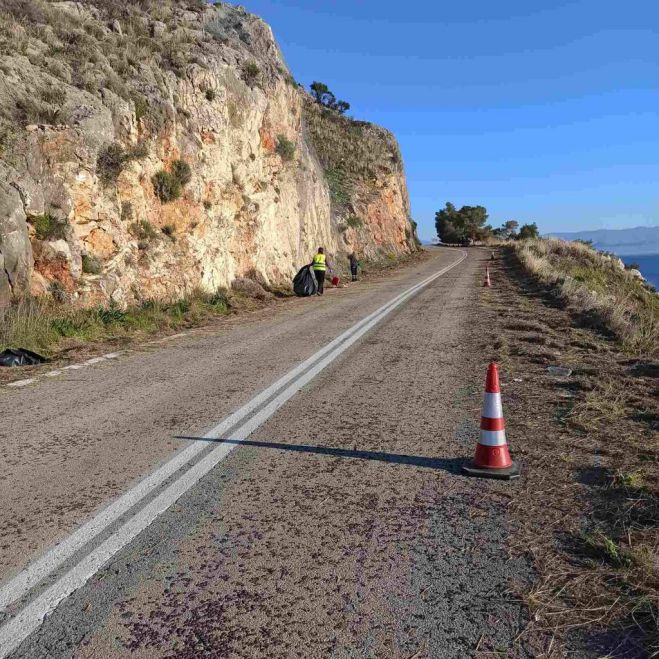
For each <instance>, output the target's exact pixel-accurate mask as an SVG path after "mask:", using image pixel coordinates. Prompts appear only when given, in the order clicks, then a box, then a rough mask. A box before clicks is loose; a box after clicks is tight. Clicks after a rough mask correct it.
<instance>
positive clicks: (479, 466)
mask: <svg viewBox="0 0 659 659" xmlns="http://www.w3.org/2000/svg"><path fill="white" fill-rule="evenodd" d="M462 470H463V471H464V472H465V473H466V474H469V475H470V476H481V477H483V478H500V479H503V480H510V479H512V478H518V477H519V474H520V471H521V470H520V467H519V464H517V463H516V462H513V461H512V460H511V459H510V453H509V452H508V442H507V441H506V428H505V424H504V421H503V408H502V407H501V388H500V386H499V369H498V368H497V365H496V364H490V366H489V367H488V369H487V380H486V381H485V396H484V399H483V414H482V416H481V436H480V439H479V440H478V444H477V445H476V456H475V457H474V461H473V463H471V464H470V465H465V466H464V467H462Z"/></svg>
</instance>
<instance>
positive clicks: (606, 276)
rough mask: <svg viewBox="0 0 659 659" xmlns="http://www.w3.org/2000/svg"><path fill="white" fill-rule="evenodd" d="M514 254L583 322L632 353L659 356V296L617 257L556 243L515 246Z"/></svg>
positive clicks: (550, 241) (575, 245) (526, 242)
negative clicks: (614, 339)
mask: <svg viewBox="0 0 659 659" xmlns="http://www.w3.org/2000/svg"><path fill="white" fill-rule="evenodd" d="M514 250H515V252H516V254H517V257H518V259H519V261H520V262H521V264H522V265H523V266H524V268H525V269H526V270H527V272H529V274H531V275H533V276H534V277H535V278H537V279H538V280H539V281H540V282H541V283H543V284H546V285H550V286H552V287H553V290H554V293H555V295H556V297H557V298H558V299H559V300H561V301H562V302H564V304H565V305H566V307H567V308H568V309H570V310H571V311H572V312H573V313H575V314H576V315H578V316H579V319H580V321H581V322H582V323H583V324H586V325H589V326H591V327H593V328H595V329H600V330H602V329H604V330H606V331H608V332H610V333H611V334H612V335H613V336H615V337H616V338H618V339H619V340H620V341H621V343H622V345H623V347H624V348H625V349H626V350H628V351H629V352H631V353H635V354H645V355H653V356H655V357H656V356H657V355H659V295H657V294H656V292H655V291H654V290H653V289H652V288H651V287H649V286H647V285H646V284H644V283H643V282H642V281H641V280H639V279H637V278H636V277H634V276H633V275H632V274H631V273H630V272H629V271H627V270H625V269H624V267H620V265H619V264H620V260H619V259H617V258H615V257H610V256H608V255H605V254H603V253H601V252H598V251H596V250H595V249H593V248H592V247H589V246H588V245H585V244H583V243H577V242H568V241H565V240H557V239H554V240H528V241H522V242H518V243H516V244H515V245H514Z"/></svg>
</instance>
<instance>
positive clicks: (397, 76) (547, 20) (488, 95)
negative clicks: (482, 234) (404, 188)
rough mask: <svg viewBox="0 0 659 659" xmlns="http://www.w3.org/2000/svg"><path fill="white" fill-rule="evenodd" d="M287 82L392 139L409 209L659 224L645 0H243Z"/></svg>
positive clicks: (656, 74) (544, 226)
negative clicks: (329, 99) (260, 22)
mask: <svg viewBox="0 0 659 659" xmlns="http://www.w3.org/2000/svg"><path fill="white" fill-rule="evenodd" d="M242 4H244V6H245V7H246V8H247V10H248V11H250V12H252V13H255V14H258V15H259V16H261V17H262V18H264V19H265V20H266V21H267V22H268V23H269V24H270V25H271V26H272V27H273V30H274V32H275V35H276V37H277V39H278V41H279V43H280V45H281V47H282V50H283V52H284V56H285V57H286V60H287V62H288V64H289V66H290V69H291V72H292V73H293V75H294V77H295V78H296V80H298V81H299V82H301V83H304V84H305V85H308V84H309V83H310V82H312V81H313V80H320V81H322V82H325V83H327V84H328V85H329V87H330V89H332V90H333V91H334V92H335V94H336V95H337V96H338V97H339V98H342V99H345V100H347V101H349V102H350V103H351V105H352V109H351V112H350V114H352V115H353V116H355V117H357V118H359V119H365V120H368V121H373V122H376V123H379V124H382V125H383V126H386V127H387V128H389V129H390V130H392V131H393V132H394V133H395V134H396V136H397V137H398V140H399V142H400V144H401V148H402V150H403V156H404V158H405V166H406V171H407V177H408V184H409V188H410V196H411V201H412V214H413V217H414V218H415V219H416V220H417V221H418V223H419V228H420V234H421V236H422V237H423V238H431V237H432V236H434V214H435V211H436V210H437V209H438V208H440V207H443V206H444V203H445V202H446V201H452V202H453V203H454V204H456V205H458V206H461V205H463V204H469V205H477V204H481V205H483V206H486V207H487V209H488V211H489V213H490V222H491V223H492V224H493V225H495V226H498V225H499V224H501V223H502V222H503V221H505V220H508V219H516V220H519V221H520V222H527V221H536V222H537V223H538V225H539V226H540V229H541V231H543V232H549V231H570V230H578V229H598V228H624V227H632V226H639V225H646V226H647V225H658V224H659V121H658V120H659V46H658V43H659V41H658V40H657V37H658V36H659V34H658V32H659V2H657V1H656V0H654V1H650V0H632V1H631V2H626V3H623V2H620V1H619V0H615V1H614V0H523V1H522V0H497V1H493V0H462V1H461V2H445V1H444V2H443V1H441V0H436V1H435V2H427V1H425V0H424V1H414V0H413V1H410V2H407V3H406V2H402V1H401V0H396V1H395V2H393V1H390V0H361V1H360V0H243V2H242Z"/></svg>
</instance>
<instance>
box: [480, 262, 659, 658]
mask: <svg viewBox="0 0 659 659" xmlns="http://www.w3.org/2000/svg"><path fill="white" fill-rule="evenodd" d="M498 256H499V258H498V260H497V261H496V262H494V263H493V264H491V267H492V278H493V282H494V288H492V289H483V291H482V295H481V301H482V305H483V314H484V315H483V327H487V328H488V331H487V332H486V339H487V343H488V344H489V351H490V352H491V354H492V357H493V358H495V359H497V360H498V361H499V362H500V363H501V365H502V374H503V383H504V386H503V402H504V409H505V411H506V420H507V425H508V433H509V441H511V443H512V447H513V449H514V452H515V457H516V458H519V459H521V460H522V462H523V463H524V467H525V469H524V476H523V483H522V491H521V492H520V494H519V495H518V496H515V498H514V499H512V500H511V505H510V512H511V514H512V516H513V518H514V519H516V520H518V522H519V525H518V526H517V527H515V528H516V530H515V531H514V532H513V534H512V538H511V544H512V547H513V551H514V553H517V554H520V553H521V554H524V555H527V556H529V557H530V558H531V559H532V560H533V563H534V565H535V567H536V569H537V571H538V573H539V575H540V576H539V579H538V581H537V582H536V584H535V586H534V588H533V590H532V591H531V592H530V593H528V594H527V600H528V603H529V606H530V609H531V614H532V617H531V623H530V624H529V626H528V627H527V629H526V631H525V632H524V636H525V637H526V638H528V639H529V640H530V641H533V639H534V635H535V634H536V633H537V632H539V631H540V632H542V637H536V638H535V640H536V647H537V648H538V653H539V654H541V656H547V657H561V656H565V653H566V652H569V651H570V650H573V651H575V652H577V654H578V656H597V657H599V656H604V655H609V656H611V657H616V658H618V657H630V658H631V657H645V656H654V655H653V652H658V651H659V633H658V631H657V620H658V613H659V534H658V532H657V530H658V527H659V489H658V488H659V442H658V434H657V430H658V427H657V419H658V418H659V416H658V412H659V407H658V405H657V367H656V364H654V365H653V364H648V363H644V362H642V361H639V360H636V359H631V358H630V356H629V355H628V354H626V353H624V352H623V351H622V350H621V348H620V347H619V345H618V344H617V343H616V342H615V341H613V340H612V339H611V338H607V337H604V336H602V335H598V334H597V333H596V332H594V331H593V330H589V329H582V328H580V327H577V326H576V324H575V320H574V318H573V317H572V316H571V315H570V314H568V313H567V312H566V311H565V310H564V309H563V308H562V305H561V304H560V302H558V301H557V300H556V299H555V298H554V297H553V296H552V294H551V291H550V290H549V289H547V288H546V287H543V286H542V285H540V284H538V283H537V282H536V281H535V280H533V279H532V278H530V277H529V276H527V275H526V274H525V273H524V271H523V270H522V269H521V268H520V267H519V264H518V262H517V261H516V259H515V257H514V256H513V255H512V254H511V253H509V252H507V251H504V250H502V251H500V252H498ZM549 366H563V367H567V368H569V369H571V370H572V374H571V375H570V376H569V377H553V376H551V375H550V374H549V373H548V372H547V367H549ZM547 631H549V632H550V634H549V636H546V635H545V634H546V632H547Z"/></svg>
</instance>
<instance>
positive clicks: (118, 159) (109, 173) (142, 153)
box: [96, 142, 149, 185]
mask: <svg viewBox="0 0 659 659" xmlns="http://www.w3.org/2000/svg"><path fill="white" fill-rule="evenodd" d="M148 154H149V148H148V146H147V144H146V142H138V143H137V144H136V145H135V146H134V147H131V148H130V149H124V147H123V146H122V145H121V144H119V143H118V142H114V143H113V144H108V146H106V147H105V149H103V150H102V151H101V152H100V153H99V154H98V158H97V159H96V173H97V174H98V177H99V178H100V179H101V182H102V183H103V184H104V185H109V184H111V183H114V182H115V181H116V180H117V179H118V178H119V174H121V172H122V171H123V169H124V166H125V165H126V163H127V162H130V161H131V160H141V159H142V158H146V156H147V155H148Z"/></svg>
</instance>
